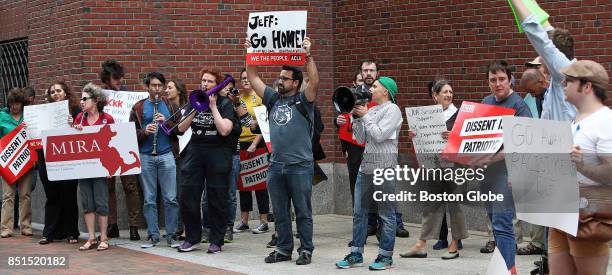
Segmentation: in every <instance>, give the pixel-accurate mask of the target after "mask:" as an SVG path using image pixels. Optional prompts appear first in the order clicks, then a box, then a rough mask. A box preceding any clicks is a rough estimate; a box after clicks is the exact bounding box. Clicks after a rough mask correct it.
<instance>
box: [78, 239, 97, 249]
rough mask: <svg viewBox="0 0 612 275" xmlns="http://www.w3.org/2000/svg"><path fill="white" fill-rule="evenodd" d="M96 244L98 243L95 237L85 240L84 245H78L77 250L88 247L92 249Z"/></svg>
mask: <svg viewBox="0 0 612 275" xmlns="http://www.w3.org/2000/svg"><path fill="white" fill-rule="evenodd" d="M97 244H98V242H97V241H96V239H93V240H87V242H85V244H84V245H82V246H81V247H79V250H81V251H83V250H90V249H93V248H94V247H95V246H96V245H97Z"/></svg>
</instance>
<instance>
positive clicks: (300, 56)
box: [246, 11, 308, 66]
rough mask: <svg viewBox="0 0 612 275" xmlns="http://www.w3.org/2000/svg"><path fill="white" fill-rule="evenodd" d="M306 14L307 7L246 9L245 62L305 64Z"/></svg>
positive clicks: (256, 63)
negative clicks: (297, 9)
mask: <svg viewBox="0 0 612 275" xmlns="http://www.w3.org/2000/svg"><path fill="white" fill-rule="evenodd" d="M307 16H308V13H307V11H276V12H252V13H249V22H248V23H247V37H248V39H249V41H250V42H251V46H252V48H249V49H247V56H246V59H247V60H246V61H247V64H250V65H296V66H301V65H304V63H305V61H306V60H305V53H304V49H303V48H302V44H303V42H304V38H306V22H307Z"/></svg>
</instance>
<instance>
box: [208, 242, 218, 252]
mask: <svg viewBox="0 0 612 275" xmlns="http://www.w3.org/2000/svg"><path fill="white" fill-rule="evenodd" d="M206 253H208V254H217V253H221V247H220V246H218V245H216V244H214V243H211V244H210V245H209V246H208V251H206Z"/></svg>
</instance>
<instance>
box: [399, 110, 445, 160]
mask: <svg viewBox="0 0 612 275" xmlns="http://www.w3.org/2000/svg"><path fill="white" fill-rule="evenodd" d="M406 118H407V120H408V126H409V128H410V130H412V131H414V132H415V133H416V136H415V137H414V138H413V139H412V144H413V145H414V149H415V152H416V157H417V161H418V162H419V165H424V166H425V167H431V168H434V167H440V153H442V150H444V147H445V146H446V140H445V139H443V138H442V132H444V131H446V122H445V121H444V110H443V109H442V105H439V104H437V105H431V106H421V107H406Z"/></svg>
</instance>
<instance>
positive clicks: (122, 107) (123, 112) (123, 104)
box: [102, 90, 149, 123]
mask: <svg viewBox="0 0 612 275" xmlns="http://www.w3.org/2000/svg"><path fill="white" fill-rule="evenodd" d="M102 91H103V92H104V93H105V94H106V106H104V112H105V113H107V114H109V115H111V116H112V117H113V119H115V123H123V122H129V121H130V112H131V111H132V107H133V106H134V104H136V102H138V101H140V100H141V99H145V98H147V97H148V96H149V93H147V92H126V91H113V90H102Z"/></svg>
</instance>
